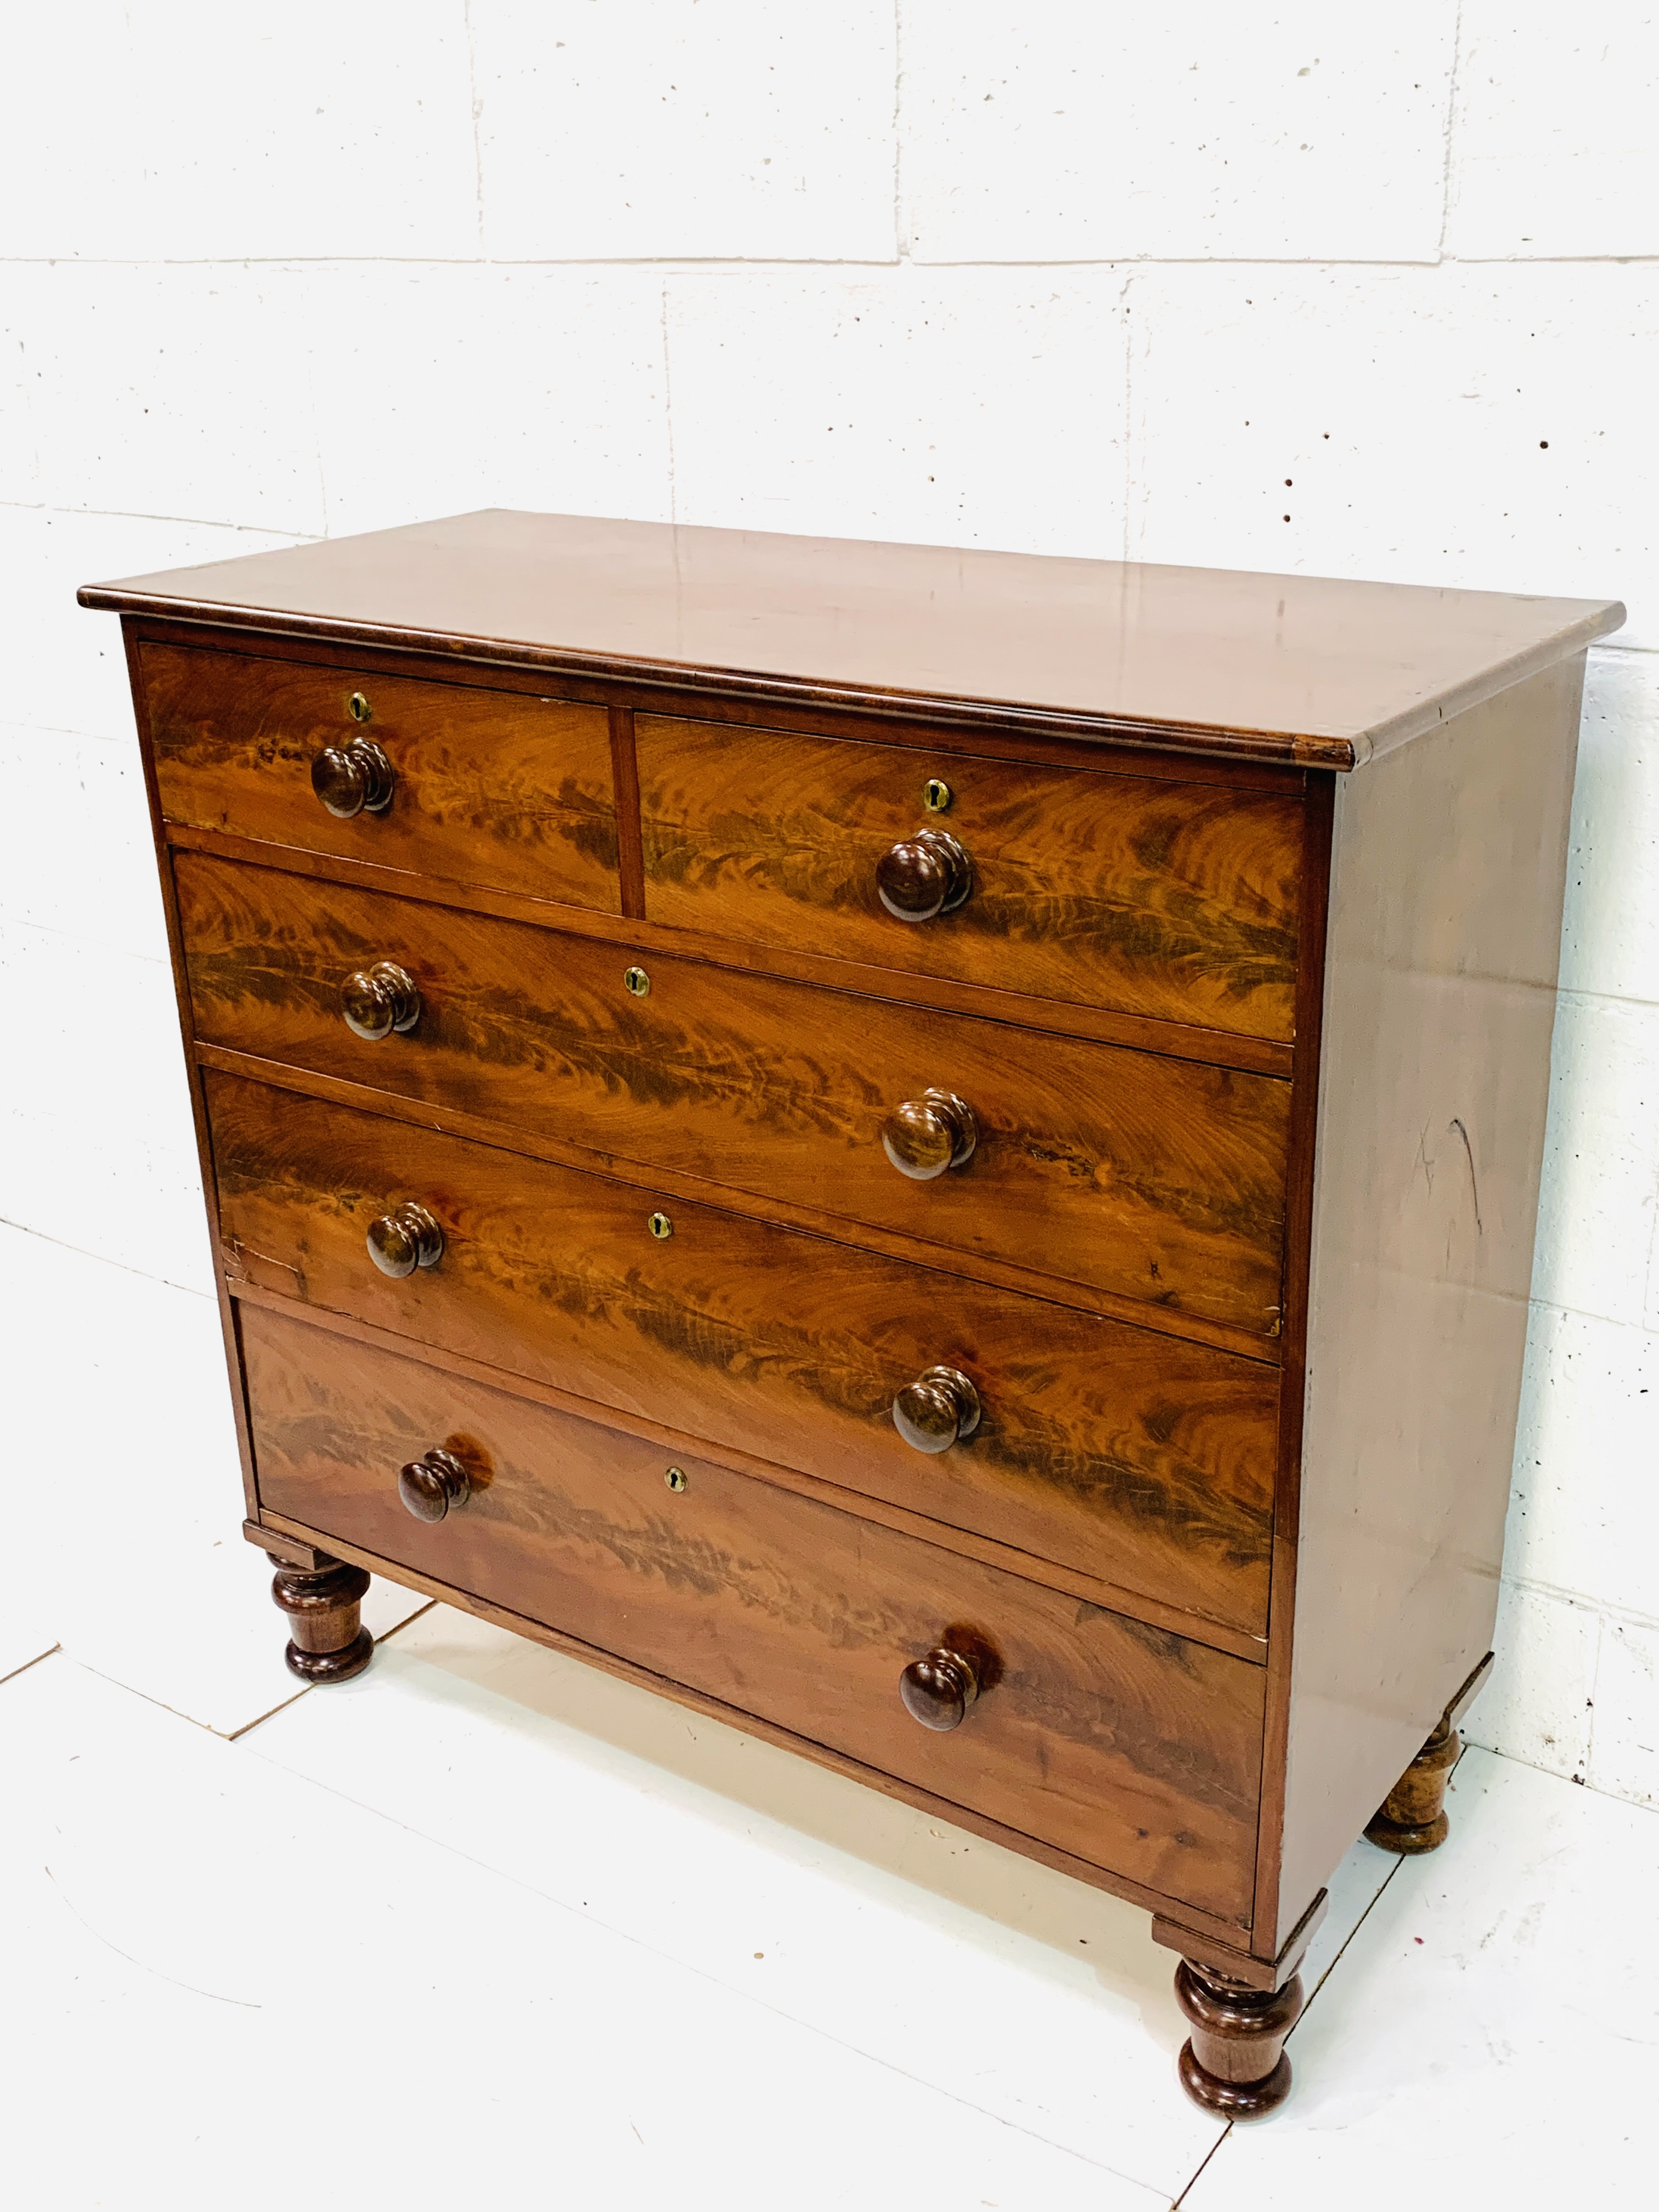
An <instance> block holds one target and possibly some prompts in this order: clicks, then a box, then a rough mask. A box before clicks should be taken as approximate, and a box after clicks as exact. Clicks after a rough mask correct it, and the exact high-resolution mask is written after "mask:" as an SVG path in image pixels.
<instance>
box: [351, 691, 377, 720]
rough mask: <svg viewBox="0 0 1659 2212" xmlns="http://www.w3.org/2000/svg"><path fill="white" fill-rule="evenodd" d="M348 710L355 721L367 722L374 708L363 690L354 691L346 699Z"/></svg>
mask: <svg viewBox="0 0 1659 2212" xmlns="http://www.w3.org/2000/svg"><path fill="white" fill-rule="evenodd" d="M346 712H347V714H349V715H350V717H351V719H352V720H353V721H354V722H366V721H367V720H368V718H369V716H370V714H372V713H373V712H374V709H373V708H372V707H370V705H369V703H368V700H367V699H365V698H364V696H363V695H362V692H361V691H354V692H353V693H352V695H351V696H350V697H349V699H348V700H347V701H346Z"/></svg>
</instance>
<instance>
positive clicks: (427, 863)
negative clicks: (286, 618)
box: [143, 644, 622, 914]
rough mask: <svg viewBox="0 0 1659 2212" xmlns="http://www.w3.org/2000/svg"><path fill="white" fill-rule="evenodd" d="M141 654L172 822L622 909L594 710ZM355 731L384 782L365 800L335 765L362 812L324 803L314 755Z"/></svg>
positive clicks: (262, 662) (206, 657)
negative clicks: (371, 750)
mask: <svg viewBox="0 0 1659 2212" xmlns="http://www.w3.org/2000/svg"><path fill="white" fill-rule="evenodd" d="M143 678H144V696H145V702H146V705H147V708H148V710H149V725H150V738H151V743H152V745H153V747H154V749H155V780H156V784H157V786H158V787H159V789H160V792H161V811H162V812H163V813H164V814H165V815H166V817H167V820H168V821H169V822H178V823H187V824H189V825H190V826H191V827H192V828H195V829H226V830H229V831H230V832H232V833H233V834H234V836H239V837H252V838H257V839H259V840H261V841H263V842H267V843H270V844H274V845H291V846H295V847H297V848H299V849H300V850H301V851H303V852H308V853H329V854H335V855H337V857H339V858H340V859H342V860H365V861H369V862H372V863H374V864H375V865H377V866H380V867H386V868H404V869H407V870H409V871H410V872H411V873H414V874H417V875H430V876H434V877H441V878H447V880H448V881H450V882H452V883H468V884H486V885H489V886H490V887H491V888H493V889H495V890H507V891H515V892H518V893H520V894H521V895H523V896H526V897H530V898H543V899H551V900H554V901H556V902H558V903H559V904H561V905H565V906H580V907H594V908H599V910H600V911H601V912H603V913H605V914H617V913H620V911H621V903H622V902H621V890H620V878H619V877H618V874H617V809H616V801H615V798H614V795H613V789H612V778H611V736H610V721H609V718H608V717H607V715H606V714H605V708H603V707H588V706H582V705H579V704H577V703H575V702H573V701H570V700H565V699H543V698H538V697H537V696H535V695H534V694H532V693H528V692H523V691H504V690H489V689H488V688H487V687H485V686H483V685H480V684H433V683H426V682H419V681H416V680H414V679H412V678H407V677H400V676H386V675H383V674H381V673H380V671H378V670H377V671H357V672H356V673H354V672H353V671H349V670H347V669H343V668H320V667H313V666H311V665H307V664H306V663H304V662H301V661H293V660H276V659H261V658H258V657H255V656H253V655H251V654H244V653H208V652H199V651H197V650H194V649H192V648H191V647H184V646H176V645H156V644H149V645H146V646H145V647H143ZM354 699H355V700H356V702H357V703H356V714H354V713H353V711H352V702H353V701H354ZM359 715H361V716H362V720H358V719H357V717H358V716H359ZM365 743H367V744H370V745H373V746H375V747H377V748H378V749H379V751H380V753H381V754H382V755H383V756H384V758H385V763H386V769H387V771H389V775H390V779H391V781H390V782H389V784H388V785H387V786H386V787H385V790H384V791H383V792H382V791H380V790H379V789H376V790H374V791H373V792H372V793H370V794H369V797H370V799H371V801H373V802H374V803H369V804H364V803H362V800H363V792H362V789H361V788H358V789H354V788H353V787H352V779H351V777H350V775H349V774H346V775H343V779H342V781H341V783H340V785H339V787H338V788H337V790H336V792H335V793H334V796H335V801H336V804H337V805H348V806H349V805H356V809H357V811H356V812H355V813H350V814H346V815H337V814H334V813H331V811H329V809H328V807H327V806H325V805H324V804H323V802H322V800H321V799H319V797H318V795H317V793H316V791H315V790H314V789H313V783H312V771H313V764H314V763H315V762H316V760H317V758H318V756H319V754H321V753H324V752H325V751H327V752H331V753H335V754H337V753H340V752H342V751H343V752H345V753H346V754H348V755H351V754H352V752H353V749H354V748H355V747H361V746H362V744H365ZM382 798H384V800H385V803H384V804H383V805H382V804H380V803H378V802H379V801H380V799H382Z"/></svg>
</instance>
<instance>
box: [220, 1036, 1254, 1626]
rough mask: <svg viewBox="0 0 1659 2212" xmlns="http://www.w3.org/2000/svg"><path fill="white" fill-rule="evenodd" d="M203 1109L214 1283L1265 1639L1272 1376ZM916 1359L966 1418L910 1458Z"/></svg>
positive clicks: (291, 1116)
mask: <svg viewBox="0 0 1659 2212" xmlns="http://www.w3.org/2000/svg"><path fill="white" fill-rule="evenodd" d="M207 1097H208V1113H209V1121H210V1131H211V1141H212V1151H213V1160H214V1169H215V1173H216V1178H217V1182H218V1193H219V1223H220V1238H221V1244H222V1252H223V1256H224V1263H225V1268H226V1272H227V1274H228V1277H229V1279H230V1280H231V1283H232V1285H233V1286H234V1285H237V1284H239V1283H252V1284H254V1285H257V1286H258V1287H259V1288H261V1289H264V1290H268V1291H279V1292H281V1293H282V1294H283V1295H284V1296H286V1297H293V1298H295V1299H298V1300H301V1301H303V1302H304V1303H306V1304H309V1305H312V1306H314V1307H317V1308H319V1309H322V1310H328V1311H333V1312H337V1313H343V1314H349V1315H350V1316H353V1317H354V1318H355V1319H356V1320H359V1321H363V1322H370V1323H373V1324H374V1325H375V1326H377V1327H379V1328H385V1329H389V1330H392V1331H395V1332H396V1333H397V1334H399V1335H403V1336H406V1337H410V1338H411V1339H414V1340H418V1341H419V1342H420V1343H422V1344H423V1345H432V1346H439V1347H441V1348H443V1349H445V1350H447V1351H450V1352H458V1353H461V1354H463V1355H465V1357H467V1358H472V1359H477V1360H479V1361H482V1362H483V1363H485V1364H488V1365H489V1366H491V1367H495V1368H500V1369H501V1370H506V1371H509V1372H512V1373H515V1374H519V1375H523V1376H528V1377H530V1378H531V1379H532V1380H533V1381H536V1382H538V1383H546V1384H550V1385H551V1386H553V1387H554V1388H556V1389H564V1390H568V1391H570V1392H572V1393H573V1394H574V1395H577V1396H579V1397H582V1398H591V1399H593V1400H596V1401H599V1403H600V1404H602V1405H604V1406H607V1407H614V1408H616V1409H617V1410H618V1411H620V1412H623V1413H633V1414H635V1415H636V1416H641V1417H643V1418H644V1419H647V1420H651V1421H654V1422H656V1423H658V1424H659V1425H661V1426H663V1427H665V1428H668V1429H674V1430H678V1431H683V1432H685V1433H688V1434H690V1435H694V1436H698V1437H704V1438H707V1439H708V1441H709V1442H711V1443H720V1444H724V1445H726V1447H728V1448H729V1449H732V1450H735V1451H740V1452H742V1453H744V1454H745V1455H754V1456H755V1457H757V1458H759V1459H764V1460H771V1461H773V1462H776V1463H778V1464H780V1465H782V1466H785V1467H792V1468H799V1469H800V1470H801V1472H803V1473H804V1474H813V1475H817V1476H820V1477H822V1478H823V1480H826V1481H829V1482H833V1483H836V1484H839V1485H841V1486H842V1487H844V1488H846V1489H848V1490H852V1491H856V1492H860V1493H861V1494H863V1495H864V1496H866V1497H871V1498H884V1499H885V1500H887V1501H888V1502H889V1503H890V1504H894V1505H898V1506H902V1507H904V1508H906V1509H907V1510H909V1511H912V1512H915V1513H920V1514H923V1515H926V1516H927V1517H928V1518H929V1519H931V1520H934V1521H939V1522H945V1523H947V1524H948V1525H949V1526H951V1527H952V1528H963V1529H969V1530H972V1531H974V1532H975V1533H976V1534H980V1535H982V1536H987V1537H990V1538H993V1539H994V1540H995V1541H999V1542H1001V1543H1005V1544H1008V1545H1011V1546H1012V1547H1014V1548H1015V1549H1017V1550H1018V1551H1020V1552H1023V1553H1028V1554H1032V1555H1034V1556H1035V1557H1036V1559H1049V1560H1052V1561H1054V1562H1055V1563H1056V1564H1058V1565H1061V1566H1066V1567H1071V1568H1073V1569H1075V1570H1077V1571H1079V1572H1081V1573H1084V1574H1087V1575H1090V1576H1091V1577H1095V1578H1096V1579H1097V1580H1098V1581H1100V1582H1103V1583H1111V1584H1115V1585H1116V1586H1117V1587H1118V1588H1119V1589H1123V1590H1125V1591H1126V1592H1130V1593H1133V1594H1135V1595H1139V1596H1141V1597H1144V1598H1149V1599H1152V1600H1154V1601H1157V1602H1158V1603H1159V1604H1160V1605H1164V1606H1168V1607H1175V1608H1178V1609H1179V1610H1181V1611H1182V1612H1185V1613H1194V1614H1198V1615H1201V1616H1202V1617H1203V1618H1204V1619H1205V1620H1209V1621H1214V1622H1218V1623H1220V1624H1222V1625H1224V1626H1227V1627H1229V1628H1232V1629H1235V1630H1237V1631H1239V1632H1243V1634H1245V1635H1249V1636H1261V1635H1262V1634H1264V1633H1265V1632H1266V1628H1267V1586H1268V1570H1269V1562H1270V1554H1271V1547H1272V1537H1273V1465H1274V1442H1275V1437H1276V1435H1277V1405H1278V1397H1279V1383H1278V1373H1277V1370H1275V1369H1273V1368H1271V1367H1268V1366H1266V1365H1264V1364H1261V1363H1260V1362H1258V1361H1255V1360H1250V1359H1241V1358H1236V1357H1235V1356H1233V1355H1231V1354H1230V1353H1227V1352H1214V1351H1212V1350H1210V1349H1209V1348H1208V1347H1207V1346H1202V1345H1189V1344H1183V1343H1182V1342H1181V1341H1180V1340H1178V1339H1176V1338H1171V1337H1165V1336H1160V1335H1157V1334H1153V1333H1152V1331H1150V1330H1147V1329H1140V1328H1126V1327H1124V1326H1122V1325H1121V1324H1120V1323H1116V1322H1107V1321H1102V1320H1098V1319H1097V1318H1095V1317H1094V1316H1091V1315H1088V1314H1083V1313H1077V1312H1073V1311H1072V1310H1069V1309H1067V1308H1066V1307H1063V1306H1056V1305H1050V1304H1045V1303H1044V1302H1042V1300H1039V1299H1036V1298H1028V1297H1018V1296H1016V1295H1014V1294H1012V1293H1011V1292H1008V1291H995V1290H989V1289H987V1288H985V1287H983V1286H981V1285H978V1284H975V1283H971V1282H967V1281H964V1280H963V1279H962V1278H960V1277H958V1276H953V1275H948V1274H941V1273H934V1272H933V1271H932V1270H929V1269H927V1268H922V1267H910V1266H908V1265H906V1264H905V1263H904V1262H902V1261H897V1260H889V1259H885V1258H883V1257H882V1256H880V1255H878V1254H875V1253H871V1252H863V1251H860V1250H858V1249H856V1248H854V1247H853V1246H850V1245H845V1244H838V1243H829V1242H828V1241H827V1240H825V1239H823V1238H820V1237H805V1236H801V1235H799V1234H797V1233H795V1232H793V1231H788V1230H784V1229H780V1228H777V1227H775V1226H773V1225H770V1224H768V1223H765V1222H758V1221H751V1220H748V1219H746V1218H744V1217H743V1216H741V1215H738V1214H732V1213H727V1212H721V1211H719V1210H717V1209H716V1208H714V1207H713V1206H692V1205H690V1204H688V1203H686V1202H685V1201H684V1200H678V1199H673V1198H668V1197H664V1196H662V1195H660V1194H656V1193H653V1192H652V1191H651V1190H650V1189H649V1188H636V1187H635V1186H633V1185H630V1184H628V1183H623V1182H615V1181H612V1180H611V1179H610V1178H609V1177H606V1176H594V1175H585V1174H580V1173H578V1172H577V1171H576V1170H574V1169H570V1168H565V1167H557V1166H554V1165H551V1164H547V1163H545V1162H543V1161H538V1160H529V1159H524V1158H520V1157H519V1156H518V1155H517V1154H515V1153H512V1152H501V1151H497V1150H496V1149H495V1147H494V1146H484V1145H478V1144H471V1143H466V1142H464V1141H463V1140H462V1139H459V1138H455V1137H446V1136H441V1135H439V1134H437V1133H434V1132H432V1131H429V1130H424V1129H419V1128H416V1127H411V1126H410V1125H409V1124H408V1123H406V1122H401V1121H389V1120H386V1119H385V1118H383V1117H381V1116H380V1115H371V1114H360V1113H355V1112H353V1111H351V1110H350V1109H347V1108H344V1107H338V1106H332V1105H328V1104H325V1103H322V1102H320V1101H319V1100H314V1099H307V1098H301V1097H294V1096H292V1095H291V1094H289V1093H288V1092H286V1091H275V1090H270V1089H268V1088H266V1087H265V1086H264V1085H260V1084H254V1083H248V1082H245V1081H243V1080H241V1079H239V1078H236V1077H231V1076H224V1075H219V1074H214V1073H210V1074H209V1076H208V1078H207ZM409 1206H418V1207H420V1208H421V1209H422V1211H423V1212H424V1213H425V1215H426V1216H427V1217H428V1220H429V1222H430V1224H431V1225H433V1226H434V1227H435V1230H436V1232H437V1233H436V1237H433V1236H432V1234H431V1231H430V1230H429V1229H427V1228H425V1227H424V1225H422V1224H421V1223H420V1222H419V1221H418V1219H417V1218H416V1217H413V1216H410V1215H409V1214H407V1213H405V1212H403V1211H402V1209H404V1208H406V1207H409ZM653 1218H654V1219H655V1221H656V1225H657V1228H658V1230H659V1231H662V1230H664V1229H666V1231H668V1233H667V1234H666V1235H662V1234H656V1235H653V1231H652V1227H651V1224H652V1221H653ZM387 1225H391V1226H390V1227H388V1226H387ZM371 1234H373V1235H374V1237H375V1239H376V1241H377V1243H379V1244H380V1248H381V1249H380V1260H379V1261H376V1260H374V1259H373V1258H372V1257H371V1255H370V1252H369V1249H368V1240H369V1237H370V1236H371ZM422 1237H425V1239H426V1241H425V1243H423V1244H422ZM388 1239H389V1240H390V1244H389V1248H388ZM422 1261H424V1262H425V1263H426V1264H421V1262H422ZM383 1265H390V1266H392V1267H396V1268H398V1270H400V1272H398V1273H394V1274H388V1273H384V1272H382V1267H383ZM934 1368H946V1369H950V1370H954V1371H955V1372H956V1373H957V1374H958V1375H961V1376H965V1377H966V1378H967V1379H968V1381H969V1384H970V1385H971V1387H972V1389H973V1391H974V1393H975V1401H976V1403H969V1404H968V1405H967V1412H968V1414H969V1417H971V1416H973V1415H976V1418H975V1419H972V1425H971V1427H969V1428H967V1430H966V1432H965V1433H963V1434H960V1435H954V1440H953V1432H952V1431H951V1430H950V1429H948V1428H947V1430H946V1431H944V1432H942V1433H941V1434H940V1435H938V1436H930V1437H927V1439H926V1441H927V1443H930V1444H933V1445H937V1446H938V1447H939V1448H938V1449H920V1448H919V1447H918V1445H917V1444H916V1443H913V1442H906V1441H905V1439H904V1437H902V1435H901V1433H900V1431H899V1429H898V1427H897V1425H896V1423H895V1420H894V1414H893V1409H894V1404H895V1401H896V1400H897V1399H899V1398H900V1396H901V1394H902V1393H903V1392H905V1391H906V1390H907V1389H908V1387H909V1386H911V1385H913V1384H915V1383H918V1382H919V1381H920V1380H921V1377H922V1376H924V1375H926V1374H927V1371H928V1370H931V1369H934ZM950 1388H951V1389H954V1388H955V1386H954V1385H951V1386H950ZM906 1402H907V1403H908V1402H910V1401H906ZM933 1403H934V1401H933V1400H931V1399H930V1401H929V1404H930V1406H932V1405H933ZM958 1425H959V1426H960V1425H961V1424H958Z"/></svg>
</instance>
